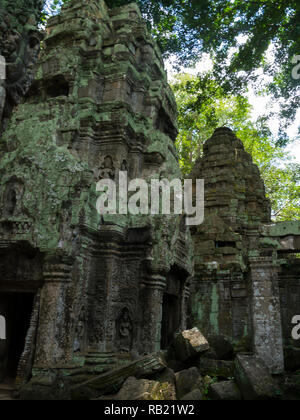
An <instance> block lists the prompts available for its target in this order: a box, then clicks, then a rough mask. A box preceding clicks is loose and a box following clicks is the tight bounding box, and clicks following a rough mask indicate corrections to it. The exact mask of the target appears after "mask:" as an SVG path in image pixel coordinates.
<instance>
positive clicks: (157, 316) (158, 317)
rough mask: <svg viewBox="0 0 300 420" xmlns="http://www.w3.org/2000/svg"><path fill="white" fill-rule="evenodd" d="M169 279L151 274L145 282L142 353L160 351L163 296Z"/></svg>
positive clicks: (143, 292)
mask: <svg viewBox="0 0 300 420" xmlns="http://www.w3.org/2000/svg"><path fill="white" fill-rule="evenodd" d="M166 287H167V278H166V276H164V275H162V274H154V273H153V274H149V275H148V276H147V277H146V278H145V279H144V282H143V291H142V294H143V299H142V302H143V303H144V308H143V313H144V316H143V326H144V330H143V339H142V340H141V343H142V345H143V348H142V349H140V352H141V353H145V354H149V353H153V352H155V351H159V350H160V343H161V322H162V309H163V306H162V304H163V295H164V291H165V290H166Z"/></svg>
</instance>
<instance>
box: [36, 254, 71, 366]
mask: <svg viewBox="0 0 300 420" xmlns="http://www.w3.org/2000/svg"><path fill="white" fill-rule="evenodd" d="M71 270H72V262H71V261H70V260H68V258H65V257H63V258H62V257H61V256H56V255H54V256H48V257H47V258H46V262H45V266H44V282H45V284H44V286H43V288H42V291H41V300H40V320H39V328H38V337H37V352H36V358H35V366H38V367H47V368H49V367H52V366H53V367H57V366H58V365H59V366H60V365H65V364H66V363H68V362H70V361H71V360H72V354H73V341H72V337H71V314H70V310H71V301H70V296H69V289H70V281H71Z"/></svg>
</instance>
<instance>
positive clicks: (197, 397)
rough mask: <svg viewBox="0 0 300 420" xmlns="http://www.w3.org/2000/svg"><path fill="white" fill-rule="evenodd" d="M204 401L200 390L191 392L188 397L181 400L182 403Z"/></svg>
mask: <svg viewBox="0 0 300 420" xmlns="http://www.w3.org/2000/svg"><path fill="white" fill-rule="evenodd" d="M184 400H186V401H202V400H203V397H202V394H201V391H200V389H194V391H191V392H189V393H188V394H187V395H185V396H184V397H183V398H181V401H184Z"/></svg>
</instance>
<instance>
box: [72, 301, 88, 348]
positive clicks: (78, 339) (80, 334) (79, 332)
mask: <svg viewBox="0 0 300 420" xmlns="http://www.w3.org/2000/svg"><path fill="white" fill-rule="evenodd" d="M84 332H85V309H84V306H83V307H82V308H81V311H80V315H79V319H78V323H77V326H76V333H75V341H74V352H75V353H76V352H80V351H82V344H83V341H84Z"/></svg>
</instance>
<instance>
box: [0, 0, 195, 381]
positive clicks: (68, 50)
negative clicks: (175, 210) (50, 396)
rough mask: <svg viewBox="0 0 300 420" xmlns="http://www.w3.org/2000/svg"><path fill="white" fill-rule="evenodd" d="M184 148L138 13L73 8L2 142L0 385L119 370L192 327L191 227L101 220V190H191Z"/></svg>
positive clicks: (50, 38) (50, 37) (94, 5)
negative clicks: (0, 328) (179, 183)
mask: <svg viewBox="0 0 300 420" xmlns="http://www.w3.org/2000/svg"><path fill="white" fill-rule="evenodd" d="M176 135H177V129H176V105H175V100H174V97H173V94H172V92H171V89H170V87H169V86H168V84H167V79H166V73H165V71H164V69H163V62H162V57H161V54H160V52H159V49H158V47H157V46H156V45H155V43H154V42H153V40H152V38H151V36H150V35H149V33H148V32H147V29H146V27H145V24H144V22H143V20H142V18H141V15H140V12H139V10H138V8H137V7H136V6H134V5H129V6H126V7H122V8H118V9H114V10H108V8H107V7H106V6H105V4H104V2H103V1H102V0H97V1H96V0H85V1H82V0H71V1H70V2H69V3H68V5H67V6H66V7H64V8H63V10H62V12H61V14H60V15H59V16H56V17H54V18H52V19H51V20H50V22H49V24H48V28H47V37H46V39H45V41H44V45H43V51H42V54H41V57H40V61H39V64H38V68H37V71H36V77H35V81H34V83H33V84H32V86H31V88H30V90H29V92H28V94H27V96H26V98H25V100H24V102H23V103H21V104H20V105H18V107H17V108H16V109H15V111H14V113H13V116H12V119H11V121H10V124H9V125H8V127H7V129H6V131H5V133H4V135H3V136H2V138H1V141H0V157H1V159H0V173H1V182H0V200H1V201H0V271H1V276H0V308H1V314H2V315H4V316H5V318H6V321H7V331H8V340H7V348H6V350H5V349H4V353H5V351H6V356H5V357H3V358H2V362H3V363H2V364H1V365H0V369H1V371H0V376H2V377H7V376H8V377H11V378H15V377H16V376H17V377H18V380H19V381H26V380H27V378H28V377H29V376H30V374H31V372H32V371H33V372H34V374H35V375H37V374H38V372H45V371H47V370H48V369H50V368H51V369H52V370H53V369H54V370H58V369H62V368H64V369H75V368H76V367H78V366H84V364H85V363H86V361H87V360H89V362H90V363H93V362H94V363H96V365H97V366H98V368H99V366H100V368H101V369H102V370H101V369H100V368H99V369H100V370H101V371H105V367H103V366H104V365H105V364H106V365H105V366H106V368H107V362H108V359H109V361H110V363H112V364H113V363H114V361H116V360H117V359H118V357H119V356H120V357H121V358H122V359H123V360H124V358H125V359H126V358H127V359H128V360H130V357H131V355H133V354H134V355H136V354H140V355H142V354H145V353H150V352H154V351H156V350H159V349H160V348H164V347H166V346H167V345H168V343H169V340H170V338H172V336H173V333H174V332H176V331H178V330H180V329H181V328H185V326H186V302H187V298H188V286H189V278H190V277H191V275H192V274H193V272H192V270H193V265H192V258H191V247H190V242H191V241H190V237H189V232H188V230H187V228H186V224H185V223H184V218H182V217H181V216H174V215H173V216H172V215H171V216H159V215H158V216H154V217H150V216H147V215H136V216H132V215H128V216H127V215H104V216H101V215H100V214H98V212H97V210H96V202H97V198H98V195H97V192H96V183H97V182H98V181H99V180H101V179H103V178H110V179H111V180H114V181H116V182H118V179H119V171H127V172H128V177H129V180H130V179H134V178H142V179H144V180H146V181H148V180H150V179H152V178H157V179H160V178H168V177H169V178H170V179H173V178H180V177H181V176H180V170H179V164H178V158H177V154H176V150H175V146H174V140H175V138H176ZM16 333H17V334H16ZM16 336H17V337H18V340H16V339H15V337H16ZM11 349H14V351H11ZM91 354H92V356H93V357H92V361H91V356H90V355H91ZM101 361H104V363H103V366H102V367H101Z"/></svg>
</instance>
